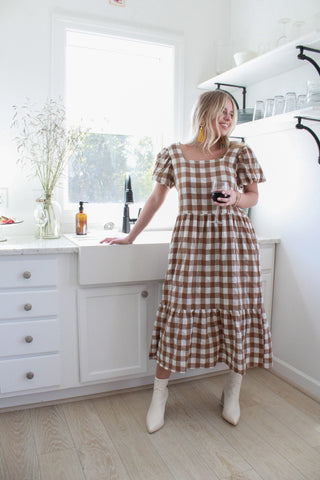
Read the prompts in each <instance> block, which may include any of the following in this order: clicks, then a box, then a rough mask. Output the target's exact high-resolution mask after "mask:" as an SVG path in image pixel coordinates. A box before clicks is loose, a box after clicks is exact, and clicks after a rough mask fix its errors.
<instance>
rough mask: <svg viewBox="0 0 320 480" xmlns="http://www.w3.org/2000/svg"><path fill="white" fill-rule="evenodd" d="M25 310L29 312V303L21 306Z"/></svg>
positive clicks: (30, 306)
mask: <svg viewBox="0 0 320 480" xmlns="http://www.w3.org/2000/svg"><path fill="white" fill-rule="evenodd" d="M23 308H24V309H25V311H26V312H29V311H30V310H31V309H32V305H31V303H26V304H25V306H24V307H23Z"/></svg>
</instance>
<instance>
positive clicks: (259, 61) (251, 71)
mask: <svg viewBox="0 0 320 480" xmlns="http://www.w3.org/2000/svg"><path fill="white" fill-rule="evenodd" d="M297 45H304V46H306V47H311V48H320V31H319V30H316V31H314V32H311V33H308V34H307V35H304V36H302V37H300V38H297V39H295V40H294V41H292V42H289V43H287V44H285V45H282V46H281V47H278V48H276V49H274V50H270V51H269V52H266V53H264V54H263V55H260V56H258V57H255V58H253V59H251V60H248V61H247V62H245V63H243V64H242V65H239V66H238V67H235V68H232V69H231V70H227V71H226V72H223V73H221V74H219V75H216V76H214V77H213V78H210V79H209V80H206V81H205V82H202V83H200V84H199V85H198V88H201V89H204V90H212V89H215V88H216V85H215V83H219V82H220V83H229V84H233V85H241V86H244V87H247V86H248V85H252V84H254V83H259V82H261V81H263V80H266V79H268V78H271V77H274V76H276V75H280V74H281V73H284V72H287V71H289V70H293V69H295V68H299V67H301V66H302V65H305V64H306V63H307V62H305V61H302V60H299V59H298V58H297V55H298V53H299V50H298V49H296V46H297Z"/></svg>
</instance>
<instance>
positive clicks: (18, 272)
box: [0, 256, 58, 288]
mask: <svg viewBox="0 0 320 480" xmlns="http://www.w3.org/2000/svg"><path fill="white" fill-rule="evenodd" d="M57 280H58V262H57V259H56V258H54V257H49V258H48V257H43V258H35V257H32V258H30V259H28V258H21V256H18V257H17V258H12V257H10V258H2V259H1V275H0V288H16V287H42V286H54V285H57Z"/></svg>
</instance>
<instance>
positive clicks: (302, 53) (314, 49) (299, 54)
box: [296, 45, 320, 75]
mask: <svg viewBox="0 0 320 480" xmlns="http://www.w3.org/2000/svg"><path fill="white" fill-rule="evenodd" d="M296 48H299V49H300V53H298V58H299V60H307V61H308V62H310V63H311V65H313V66H314V68H315V69H316V70H317V72H318V74H319V75H320V67H319V65H318V64H317V62H316V61H315V60H314V59H313V58H311V57H308V56H307V55H305V54H304V50H306V51H307V52H314V53H320V50H319V49H317V48H310V47H304V46H303V45H297V46H296Z"/></svg>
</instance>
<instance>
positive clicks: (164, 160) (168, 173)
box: [152, 148, 175, 188]
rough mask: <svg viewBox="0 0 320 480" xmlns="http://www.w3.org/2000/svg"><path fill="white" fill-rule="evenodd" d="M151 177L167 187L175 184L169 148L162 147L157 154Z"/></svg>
mask: <svg viewBox="0 0 320 480" xmlns="http://www.w3.org/2000/svg"><path fill="white" fill-rule="evenodd" d="M152 179H153V180H155V181H156V182H158V183H162V184H163V185H167V187H169V188H172V187H173V186H174V185H175V177H174V171H173V165H172V160H171V157H170V153H169V150H168V149H167V148H163V149H162V150H161V152H160V153H158V155H157V160H156V164H155V167H154V170H153V174H152Z"/></svg>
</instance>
